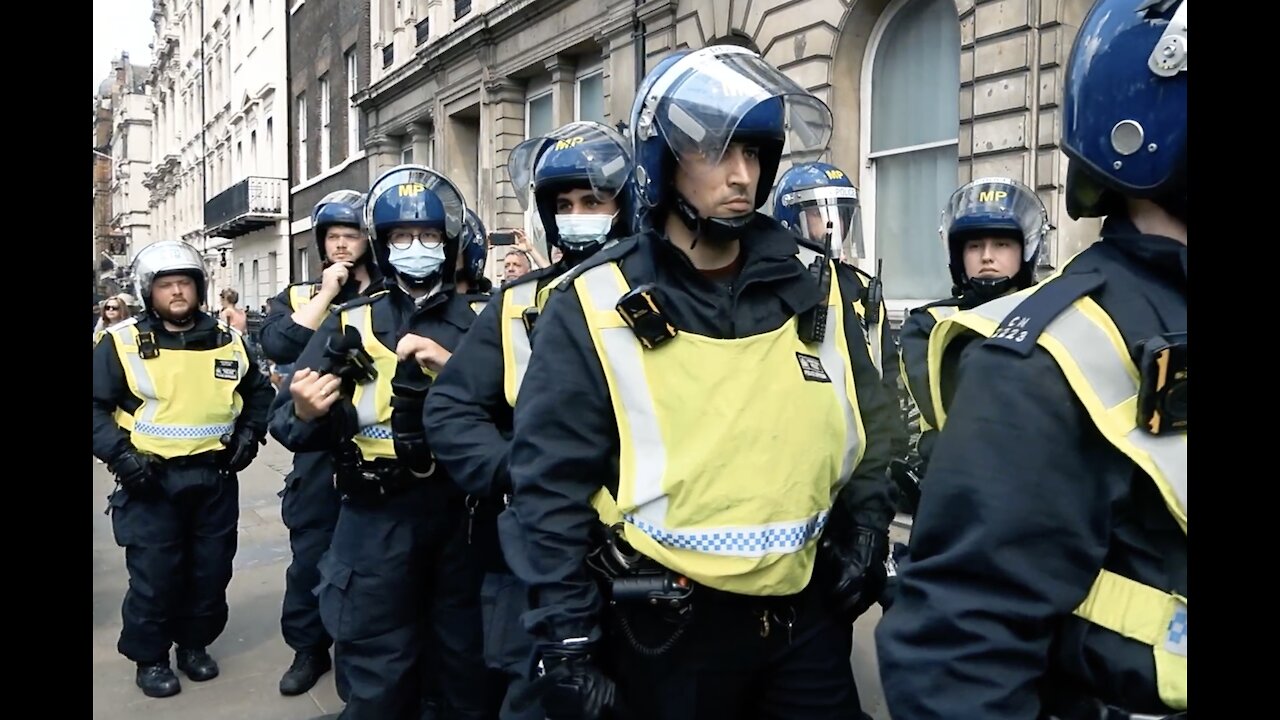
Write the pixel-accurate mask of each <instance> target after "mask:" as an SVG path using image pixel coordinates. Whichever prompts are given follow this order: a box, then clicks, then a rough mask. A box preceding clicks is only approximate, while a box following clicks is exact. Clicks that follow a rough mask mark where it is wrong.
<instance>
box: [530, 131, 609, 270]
mask: <svg viewBox="0 0 1280 720" xmlns="http://www.w3.org/2000/svg"><path fill="white" fill-rule="evenodd" d="M507 168H508V170H509V172H510V174H511V184H512V185H513V186H514V187H515V188H516V197H517V198H518V199H519V201H520V206H521V208H523V209H524V210H528V209H529V202H530V201H529V191H530V190H532V194H533V204H534V205H535V206H536V207H537V210H538V218H539V219H540V220H541V221H542V227H543V231H544V233H545V235H546V239H547V242H548V243H550V244H552V245H555V246H556V247H559V248H560V249H561V250H563V251H564V252H566V253H571V254H578V255H581V254H582V253H584V252H586V251H588V250H590V249H593V248H597V247H599V246H600V245H603V244H604V242H605V240H606V238H618V237H625V236H627V235H630V234H631V219H632V218H631V211H630V205H631V198H630V197H629V196H630V191H629V187H628V186H629V183H630V181H631V168H632V164H631V147H630V144H629V143H628V142H627V140H626V139H625V138H623V137H622V135H620V134H619V133H618V131H617V130H614V129H613V128H610V127H607V126H605V125H601V124H600V123H596V122H572V123H569V124H568V125H565V126H563V127H560V128H557V129H556V130H554V131H552V132H550V133H547V134H546V135H545V136H542V137H534V138H529V139H528V140H525V141H524V142H522V143H520V144H519V145H517V146H516V147H515V149H514V150H512V151H511V156H510V158H509V159H508V162H507ZM577 189H583V190H590V191H592V192H593V193H594V194H595V195H596V197H597V198H600V199H610V198H611V199H614V200H616V201H617V204H618V211H617V212H615V213H610V214H604V213H601V214H589V213H583V214H578V215H572V216H571V215H567V214H559V213H557V207H556V199H557V196H558V195H559V193H562V192H564V191H566V190H577Z"/></svg>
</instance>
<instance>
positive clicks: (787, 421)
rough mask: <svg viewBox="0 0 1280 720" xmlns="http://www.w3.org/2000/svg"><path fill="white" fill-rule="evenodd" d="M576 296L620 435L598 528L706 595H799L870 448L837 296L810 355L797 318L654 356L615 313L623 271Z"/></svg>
mask: <svg viewBox="0 0 1280 720" xmlns="http://www.w3.org/2000/svg"><path fill="white" fill-rule="evenodd" d="M574 286H575V290H576V291H577V293H578V296H579V298H580V299H581V302H582V308H583V312H584V315H585V318H586V322H587V326H588V329H589V331H590V334H591V338H592V343H593V346H594V347H595V350H596V353H597V355H598V356H599V358H600V362H601V366H602V368H603V370H604V374H605V378H606V380H607V384H608V388H609V395H610V401H611V403H612V406H613V410H614V415H615V418H616V421H617V426H618V434H619V478H618V495H617V500H616V505H615V504H614V502H612V498H611V497H610V496H609V495H608V493H607V492H604V491H602V492H601V493H598V494H597V497H596V498H595V499H594V500H593V502H595V503H596V504H597V509H598V510H600V512H601V518H602V520H605V521H606V522H607V521H609V520H612V519H614V518H619V517H620V518H621V520H622V521H624V522H625V523H626V537H627V540H628V542H630V544H631V545H632V546H633V547H634V548H635V549H636V550H637V551H639V552H641V553H643V554H645V555H647V556H649V557H650V558H652V559H654V560H656V561H657V562H659V563H661V564H662V565H664V566H666V567H668V568H671V569H672V570H675V571H677V572H680V573H683V574H684V575H686V576H688V577H689V578H691V579H693V580H695V581H696V582H700V583H702V584H704V585H707V586H709V587H714V588H717V589H720V590H724V591H728V592H735V593H741V594H747V595H788V594H792V593H796V592H799V591H800V590H801V589H803V588H804V587H805V585H806V584H807V583H808V582H809V579H810V576H811V572H812V568H813V558H814V550H815V546H816V543H814V542H813V540H814V539H815V538H816V537H817V536H818V535H819V534H820V533H821V532H822V528H823V527H824V526H825V524H826V521H827V516H828V513H829V511H830V509H831V506H832V502H833V498H834V497H835V495H836V493H837V492H838V491H839V489H840V488H841V487H842V486H843V485H844V483H845V482H846V481H847V480H848V479H849V477H850V476H851V475H852V473H853V471H854V469H855V468H856V467H857V465H858V463H859V462H861V459H862V452H863V449H864V447H865V434H864V429H863V426H862V418H861V416H860V414H859V410H858V401H857V393H856V390H855V388H854V382H853V376H852V374H851V370H850V367H851V366H850V361H849V356H848V350H847V348H846V347H845V341H844V333H843V324H842V323H843V318H844V312H845V309H844V307H842V305H841V298H840V291H839V283H834V282H833V283H832V284H831V294H830V296H829V299H828V303H829V305H830V311H829V312H828V315H827V324H826V338H825V340H824V341H822V342H821V343H818V344H814V345H805V344H804V343H802V342H801V341H800V339H799V337H798V335H797V333H796V320H795V319H794V318H793V319H792V320H791V321H789V322H787V323H785V324H783V325H782V326H781V327H780V328H778V329H777V330H774V331H771V332H768V333H762V334H760V335H755V336H752V337H748V338H740V339H733V340H722V339H715V338H708V337H704V336H699V335H695V334H693V333H689V332H686V331H681V332H680V334H679V335H677V336H676V337H675V338H674V339H673V340H671V341H669V342H667V343H664V344H663V345H662V346H660V347H659V348H657V349H655V350H645V349H644V348H643V346H642V345H641V344H640V342H639V341H638V340H637V339H636V337H635V335H634V334H633V333H632V331H631V329H630V328H628V327H627V326H626V324H625V323H624V322H623V321H622V318H621V317H620V316H619V315H618V313H617V311H616V303H617V300H618V299H619V298H620V297H621V296H622V295H623V294H625V293H626V292H627V290H628V286H627V282H626V280H625V279H624V278H623V276H622V273H621V271H620V270H619V269H618V266H617V264H616V263H607V264H603V265H600V266H597V267H594V268H591V269H590V270H588V271H586V272H585V273H583V274H582V275H581V276H579V277H578V278H576V279H575V280H574ZM833 381H834V382H833ZM836 438H839V440H836V441H835V442H830V440H834V439H836ZM824 440H827V441H828V442H826V443H825V444H824V443H823V441H824ZM761 448H768V454H767V455H765V456H764V457H762V456H761V453H760V450H761Z"/></svg>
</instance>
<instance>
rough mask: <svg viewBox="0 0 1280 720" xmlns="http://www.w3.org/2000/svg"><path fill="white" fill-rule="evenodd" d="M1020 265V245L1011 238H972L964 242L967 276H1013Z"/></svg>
mask: <svg viewBox="0 0 1280 720" xmlns="http://www.w3.org/2000/svg"><path fill="white" fill-rule="evenodd" d="M1021 266H1022V245H1021V244H1020V243H1019V242H1018V241H1017V240H1015V239H1013V238H1007V237H985V238H974V239H972V240H970V241H968V242H966V243H965V244H964V272H965V275H966V276H967V277H971V278H975V277H991V278H1000V277H1013V276H1014V275H1017V274H1018V268H1020V267H1021Z"/></svg>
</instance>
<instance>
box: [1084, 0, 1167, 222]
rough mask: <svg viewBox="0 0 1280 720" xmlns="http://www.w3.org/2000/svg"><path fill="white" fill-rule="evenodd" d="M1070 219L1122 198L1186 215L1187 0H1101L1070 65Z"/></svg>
mask: <svg viewBox="0 0 1280 720" xmlns="http://www.w3.org/2000/svg"><path fill="white" fill-rule="evenodd" d="M1062 151H1063V152H1064V153H1066V155H1067V158H1068V159H1069V164H1068V166H1067V213H1068V214H1069V215H1071V217H1073V218H1080V217H1101V216H1103V215H1107V214H1111V213H1114V212H1116V211H1117V210H1123V207H1124V206H1123V204H1122V201H1123V198H1124V197H1134V198H1146V199H1150V200H1152V201H1154V202H1156V203H1157V204H1159V205H1160V206H1161V207H1163V208H1164V209H1165V210H1167V211H1168V212H1169V213H1170V214H1171V215H1173V216H1175V217H1177V218H1179V219H1181V220H1182V221H1183V222H1186V219H1187V0H1181V1H1179V0H1098V1H1097V2H1096V3H1094V6H1093V9H1091V10H1090V11H1089V14H1088V15H1087V16H1086V17H1085V19H1084V22H1083V23H1082V24H1081V25H1080V31H1079V33H1078V34H1077V35H1076V40H1075V44H1074V45H1073V46H1072V47H1071V55H1070V57H1069V58H1068V60H1067V74H1066V91H1065V93H1064V97H1063V108H1062Z"/></svg>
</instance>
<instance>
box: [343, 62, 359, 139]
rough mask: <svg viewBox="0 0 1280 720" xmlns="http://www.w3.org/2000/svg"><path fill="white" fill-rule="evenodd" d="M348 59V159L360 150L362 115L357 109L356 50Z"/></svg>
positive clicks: (357, 78)
mask: <svg viewBox="0 0 1280 720" xmlns="http://www.w3.org/2000/svg"><path fill="white" fill-rule="evenodd" d="M346 59H347V157H351V156H352V155H355V154H356V152H357V151H358V150H359V149H360V114H359V109H358V108H357V107H356V101H355V97H356V90H357V89H358V87H359V77H358V75H357V72H358V70H357V68H356V49H355V48H351V49H350V50H348V51H347V52H346Z"/></svg>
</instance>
